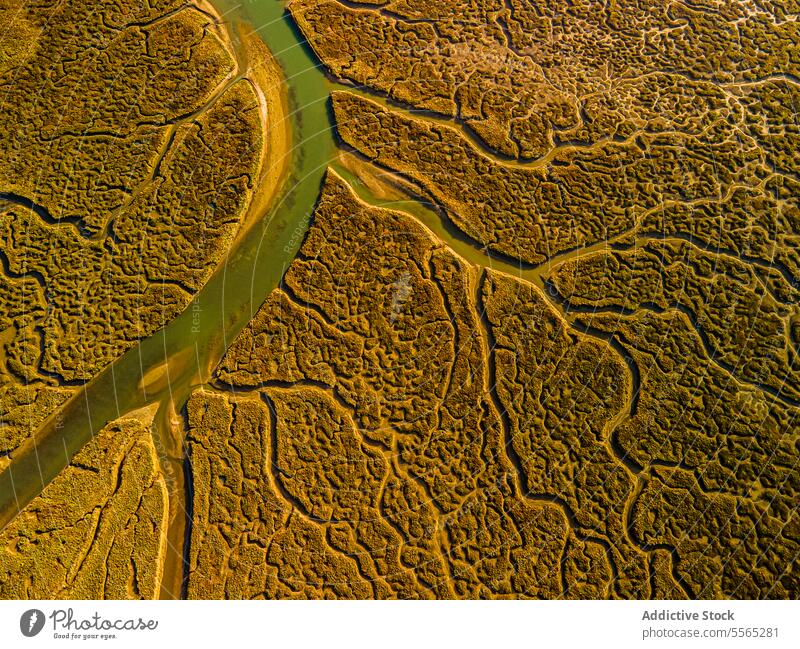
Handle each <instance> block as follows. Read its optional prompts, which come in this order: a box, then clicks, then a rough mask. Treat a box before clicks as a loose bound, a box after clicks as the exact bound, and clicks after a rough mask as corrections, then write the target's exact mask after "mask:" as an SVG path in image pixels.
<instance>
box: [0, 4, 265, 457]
mask: <svg viewBox="0 0 800 649" xmlns="http://www.w3.org/2000/svg"><path fill="white" fill-rule="evenodd" d="M0 11H2V12H3V16H4V17H5V18H6V19H7V20H4V21H3V27H2V29H1V30H0V87H2V101H0V124H2V126H1V127H0V148H1V149H2V150H3V152H4V155H3V160H2V164H0V223H1V224H2V225H0V232H1V233H2V234H0V261H2V271H3V273H2V276H0V301H1V302H2V307H3V308H2V310H3V315H2V316H0V320H1V321H0V326H2V336H1V339H0V344H2V354H0V360H2V361H3V362H2V366H1V367H0V418H2V420H3V422H4V423H5V424H6V425H5V426H4V427H3V428H2V429H0V454H1V455H2V456H3V457H4V459H3V462H4V463H5V462H7V460H6V459H5V458H6V457H7V456H8V455H9V454H11V453H13V452H14V450H15V449H16V448H18V447H19V445H20V444H21V443H23V442H24V440H25V439H26V438H28V437H29V435H30V434H31V432H32V431H33V430H35V428H36V426H37V425H38V423H40V422H41V421H42V420H43V419H44V418H45V417H46V416H47V415H48V414H49V413H50V412H52V411H53V409H54V408H55V407H56V406H57V405H58V404H59V403H61V402H62V401H63V400H64V399H65V398H66V397H67V396H68V394H69V388H71V387H72V386H73V385H75V384H80V383H82V382H84V381H87V380H89V379H90V378H91V377H92V376H94V375H95V374H96V373H97V372H98V371H99V370H100V369H102V368H103V367H104V366H106V365H107V364H108V363H109V362H111V361H113V360H114V359H115V358H117V357H118V356H119V355H120V354H122V353H123V352H124V351H126V350H127V349H129V348H130V347H131V346H133V345H134V344H135V343H136V341H137V340H138V339H140V338H142V337H144V336H147V335H149V334H151V333H153V332H155V331H156V330H158V329H159V328H161V327H162V326H163V325H164V324H165V323H166V322H167V321H169V320H170V319H171V318H173V317H174V316H175V315H176V314H178V313H179V312H180V311H182V310H183V309H184V308H185V307H186V305H187V304H188V302H189V300H190V299H191V297H192V295H193V294H194V293H195V292H196V291H197V290H198V289H199V288H200V287H201V286H202V285H203V283H204V282H205V281H206V280H207V279H208V277H209V276H210V274H211V272H212V271H213V269H214V267H215V265H216V263H217V262H218V261H219V260H220V259H221V258H222V255H223V254H224V252H225V250H226V249H227V248H228V246H229V244H230V243H231V241H232V240H233V238H234V236H235V235H236V232H237V230H238V227H239V224H240V222H241V221H242V219H243V217H244V214H245V212H246V210H247V207H248V204H249V202H250V197H251V195H252V192H253V189H254V186H255V183H256V182H257V181H258V179H259V177H260V170H261V164H262V160H263V158H264V153H263V149H264V147H265V136H264V119H265V115H264V114H263V113H264V110H263V109H264V102H263V100H262V99H261V98H260V91H259V90H258V89H257V86H256V85H255V84H254V83H253V82H251V81H250V80H249V79H247V78H245V77H244V75H245V74H246V70H240V69H239V63H238V62H237V60H236V58H235V56H234V53H233V51H232V49H231V45H230V43H229V42H228V38H227V34H226V32H225V31H224V30H223V29H222V27H221V26H220V25H219V24H218V22H217V20H216V18H215V17H214V16H213V15H212V14H209V13H208V12H207V11H206V9H205V8H204V6H202V5H198V6H193V5H189V4H185V3H180V2H175V1H169V2H165V1H160V2H152V3H138V2H136V3H117V2H100V3H98V2H94V3H92V2H77V3H75V2H73V3H67V4H64V3H61V4H59V3H56V4H53V3H51V2H26V3H15V2H4V3H2V5H0ZM32 34H36V38H25V37H26V36H31V35H32Z"/></svg>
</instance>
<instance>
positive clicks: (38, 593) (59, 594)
mask: <svg viewBox="0 0 800 649" xmlns="http://www.w3.org/2000/svg"><path fill="white" fill-rule="evenodd" d="M167 515H168V508H167V488H166V485H165V483H164V478H163V476H162V475H161V469H160V466H159V463H158V457H157V455H156V451H155V448H154V446H153V440H152V437H151V435H150V431H149V427H147V426H145V425H144V424H143V423H142V422H141V421H139V420H138V419H133V418H123V419H120V420H118V421H116V422H113V423H112V424H109V425H108V426H107V427H106V428H104V429H103V430H102V431H100V432H99V433H97V434H96V435H95V437H94V438H93V439H92V441H91V442H89V443H88V444H87V445H86V446H85V447H84V448H83V449H81V451H80V452H79V453H78V454H77V455H76V456H75V457H74V458H73V460H72V461H71V462H70V464H69V465H68V466H67V468H66V469H64V470H63V471H62V472H61V473H60V474H59V475H58V477H56V479H55V480H53V481H52V482H51V483H50V484H49V485H47V487H45V489H44V491H43V492H42V493H41V495H39V496H38V497H36V498H35V499H34V500H33V501H31V502H30V503H29V504H28V506H27V507H25V508H24V509H23V510H22V511H21V512H20V513H19V515H18V516H17V517H16V518H15V519H14V520H13V521H12V522H11V523H10V524H9V525H8V526H6V527H5V528H4V529H3V530H2V532H0V597H3V598H6V599H104V598H105V599H154V598H155V597H157V596H158V592H159V588H160V585H161V575H162V571H163V567H164V566H163V561H164V550H165V544H166V535H165V534H166V524H167Z"/></svg>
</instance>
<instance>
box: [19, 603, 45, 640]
mask: <svg viewBox="0 0 800 649" xmlns="http://www.w3.org/2000/svg"><path fill="white" fill-rule="evenodd" d="M43 628H44V613H42V612H41V611H40V610H39V609H38V608H32V609H31V610H29V611H25V612H24V613H23V614H22V617H21V618H19V630H20V631H22V635H24V636H25V637H26V638H32V637H33V636H35V635H38V634H39V632H40V631H41V630H42V629H43Z"/></svg>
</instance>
